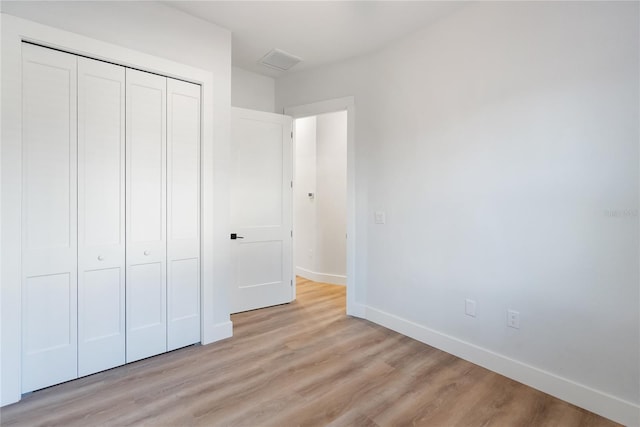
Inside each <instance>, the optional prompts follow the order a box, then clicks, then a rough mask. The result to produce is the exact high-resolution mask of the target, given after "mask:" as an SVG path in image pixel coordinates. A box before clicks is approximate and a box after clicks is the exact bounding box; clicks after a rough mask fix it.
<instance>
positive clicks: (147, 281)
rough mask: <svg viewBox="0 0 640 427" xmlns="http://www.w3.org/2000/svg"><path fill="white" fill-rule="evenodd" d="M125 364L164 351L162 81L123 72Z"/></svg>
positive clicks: (163, 113) (164, 240)
mask: <svg viewBox="0 0 640 427" xmlns="http://www.w3.org/2000/svg"><path fill="white" fill-rule="evenodd" d="M126 81H127V84H126V88H127V89H126V117H127V124H126V135H127V141H126V146H127V160H126V163H127V169H126V170H127V195H126V199H127V200H126V217H127V219H126V222H127V243H126V245H127V253H126V264H127V285H126V288H127V291H126V297H127V302H126V316H127V319H126V323H127V334H126V335H127V351H126V353H127V357H126V359H127V362H133V361H135V360H139V359H143V358H145V357H149V356H153V355H156V354H159V353H163V352H165V351H167V280H166V272H167V268H166V260H167V238H166V230H167V218H166V205H167V203H166V194H167V192H166V111H167V110H166V88H167V79H166V78H165V77H161V76H158V75H155V74H150V73H145V72H142V71H137V70H131V69H127V70H126Z"/></svg>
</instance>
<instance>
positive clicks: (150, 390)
mask: <svg viewBox="0 0 640 427" xmlns="http://www.w3.org/2000/svg"><path fill="white" fill-rule="evenodd" d="M344 307H345V288H344V287H341V286H332V285H324V284H317V283H313V282H309V281H306V280H299V281H298V300H297V301H296V302H294V303H292V304H288V305H283V306H277V307H271V308H267V309H263V310H256V311H252V312H247V313H241V314H237V315H234V316H232V320H233V324H234V337H233V338H231V339H228V340H225V341H222V342H219V343H215V344H212V345H208V346H204V347H202V346H194V347H188V348H185V349H182V350H177V351H174V352H172V353H168V354H165V355H161V356H156V357H153V358H150V359H146V360H143V361H140V362H136V363H133V364H130V365H126V366H123V367H120V368H116V369H112V370H110V371H107V372H103V373H99V374H96V375H92V376H90V377H86V378H82V379H79V380H76V381H72V382H69V383H65V384H61V385H58V386H55V387H51V388H49V389H45V390H41V391H38V392H35V393H32V394H30V395H27V396H25V397H24V398H23V399H22V401H21V402H19V403H17V404H14V405H11V406H8V407H6V408H2V413H1V418H0V421H1V423H2V425H3V426H4V425H7V426H9V425H28V426H33V425H64V426H68V425H78V426H91V425H118V426H120V425H136V424H145V425H151V426H155V425H171V426H182V425H208V426H230V425H236V426H255V427H257V426H297V425H303V426H324V425H332V426H407V425H426V426H446V427H448V426H563V427H565V426H567V427H569V426H580V427H586V426H610V425H615V424H613V423H611V422H610V421H607V420H605V419H603V418H601V417H598V416H596V415H594V414H592V413H589V412H587V411H585V410H582V409H579V408H577V407H575V406H572V405H570V404H568V403H565V402H563V401H560V400H558V399H555V398H553V397H550V396H548V395H546V394H544V393H541V392H539V391H536V390H534V389H532V388H529V387H526V386H524V385H522V384H519V383H517V382H515V381H511V380H509V379H507V378H505V377H502V376H500V375H498V374H495V373H493V372H490V371H488V370H486V369H483V368H481V367H478V366H476V365H473V364H471V363H468V362H465V361H464V360H461V359H459V358H457V357H454V356H451V355H449V354H447V353H443V352H441V351H439V350H436V349H434V348H432V347H429V346H427V345H424V344H421V343H419V342H417V341H414V340H412V339H410V338H407V337H404V336H402V335H399V334H397V333H395V332H391V331H389V330H386V329H384V328H382V327H380V326H377V325H375V324H373V323H370V322H367V321H365V320H360V319H354V318H349V317H347V316H346V315H345V314H344V312H345V309H344Z"/></svg>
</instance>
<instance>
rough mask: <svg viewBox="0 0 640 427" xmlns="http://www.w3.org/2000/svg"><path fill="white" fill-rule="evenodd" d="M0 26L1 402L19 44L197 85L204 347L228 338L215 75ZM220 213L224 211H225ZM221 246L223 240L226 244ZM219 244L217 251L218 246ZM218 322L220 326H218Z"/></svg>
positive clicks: (17, 348)
mask: <svg viewBox="0 0 640 427" xmlns="http://www.w3.org/2000/svg"><path fill="white" fill-rule="evenodd" d="M0 19H1V21H2V28H1V31H2V39H1V42H2V46H1V47H2V49H1V51H2V99H1V103H2V116H1V120H2V145H1V146H0V162H1V165H2V168H1V175H0V183H1V196H0V206H1V228H0V230H1V233H2V234H1V243H2V245H1V248H0V278H1V282H2V286H1V288H0V307H1V310H0V311H1V313H2V330H1V332H0V337H1V340H0V349H1V357H0V359H1V360H2V365H1V366H0V378H1V379H2V382H1V384H0V405H2V406H4V405H7V404H10V403H14V402H17V401H19V400H20V398H21V388H22V387H21V377H22V375H21V374H22V372H21V369H22V361H21V358H22V356H21V339H22V338H21V330H22V324H21V307H22V297H21V292H22V286H21V270H22V266H21V255H20V254H21V244H22V239H21V234H22V230H21V210H22V206H21V192H22V94H21V88H22V71H21V69H22V67H21V63H22V53H21V52H22V47H21V46H22V43H23V42H30V43H34V44H38V45H41V46H44V47H49V48H53V49H57V50H61V51H65V52H68V53H72V54H75V55H80V56H86V57H89V58H93V59H97V60H102V61H106V62H112V63H115V64H118V65H122V66H125V67H129V68H135V69H139V70H142V71H148V72H151V73H156V74H161V75H163V76H167V77H172V78H175V79H179V80H185V81H188V82H192V83H196V84H199V85H200V86H201V91H202V92H201V93H202V98H201V99H202V100H201V107H202V108H201V112H200V114H201V117H200V118H201V120H200V123H201V145H200V159H201V160H200V161H201V174H200V180H201V187H200V188H201V193H200V198H201V199H200V210H201V211H200V215H201V218H202V221H201V229H200V257H201V264H200V269H201V270H200V272H201V274H200V293H201V299H200V304H201V307H200V308H201V336H200V337H201V342H202V344H208V343H211V342H214V341H217V340H221V339H224V338H228V337H230V336H231V335H232V323H231V321H230V320H229V313H228V312H227V313H216V312H214V300H216V299H217V298H216V296H217V294H219V293H220V292H219V290H217V289H216V288H215V287H214V279H215V278H216V275H219V274H220V273H222V274H224V272H218V271H214V262H215V260H216V258H220V256H221V255H220V254H221V253H223V252H224V248H223V247H221V246H220V244H221V243H222V242H220V241H219V242H217V245H216V244H214V241H215V238H216V237H217V236H222V235H226V224H224V221H222V222H223V223H220V221H219V220H218V222H217V223H216V224H214V215H217V212H219V211H220V209H221V208H220V207H219V206H217V205H218V204H219V202H218V203H216V204H214V189H215V183H214V152H217V151H219V148H216V147H217V145H219V144H225V143H226V141H218V140H217V139H214V98H213V95H214V75H213V73H212V72H209V71H206V70H203V69H199V68H195V67H191V66H188V65H184V64H180V63H178V62H175V61H171V60H169V59H164V58H161V57H157V56H153V55H149V54H146V53H143V52H139V51H135V50H132V49H128V48H125V47H122V46H118V45H115V44H111V43H107V42H103V41H100V40H97V39H93V38H90V37H86V36H82V35H79V34H75V33H72V32H68V31H64V30H60V29H57V28H54V27H50V26H47V25H42V24H38V23H36V22H33V21H29V20H26V19H22V18H17V17H15V16H12V15H8V14H5V13H2V14H0ZM222 209H224V208H222ZM224 243H226V240H225V241H224ZM219 246H220V247H219ZM221 320H222V321H221Z"/></svg>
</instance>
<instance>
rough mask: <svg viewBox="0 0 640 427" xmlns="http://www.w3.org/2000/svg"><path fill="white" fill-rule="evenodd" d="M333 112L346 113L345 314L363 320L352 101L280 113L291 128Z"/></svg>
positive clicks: (340, 100) (332, 101)
mask: <svg viewBox="0 0 640 427" xmlns="http://www.w3.org/2000/svg"><path fill="white" fill-rule="evenodd" d="M336 111H346V112H347V314H348V315H349V316H355V317H360V318H364V317H365V306H364V304H362V303H360V302H358V300H360V301H364V298H363V297H364V295H358V294H357V293H356V289H357V283H358V282H357V276H356V247H357V246H356V242H357V238H358V235H357V234H356V155H355V154H356V147H355V123H356V116H355V98H354V97H353V96H346V97H343V98H334V99H327V100H324V101H319V102H313V103H310V104H304V105H296V106H290V107H285V108H284V114H285V115H287V116H291V117H292V118H293V120H294V122H293V123H294V125H293V127H294V129H295V119H299V118H302V117H309V116H317V115H319V114H324V113H333V112H336ZM294 134H295V131H294ZM294 154H295V153H294ZM294 161H295V160H294ZM294 233H295V230H294ZM294 267H295V266H294ZM294 298H295V287H294Z"/></svg>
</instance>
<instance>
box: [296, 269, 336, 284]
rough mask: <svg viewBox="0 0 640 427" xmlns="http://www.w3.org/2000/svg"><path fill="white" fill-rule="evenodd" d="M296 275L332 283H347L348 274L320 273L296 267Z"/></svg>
mask: <svg viewBox="0 0 640 427" xmlns="http://www.w3.org/2000/svg"><path fill="white" fill-rule="evenodd" d="M296 276H300V277H304V278H305V279H309V280H313V281H314V282H322V283H329V284H330V285H342V286H346V285H347V276H343V275H341V274H328V273H318V272H316V271H311V270H307V269H306V268H302V267H296Z"/></svg>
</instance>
